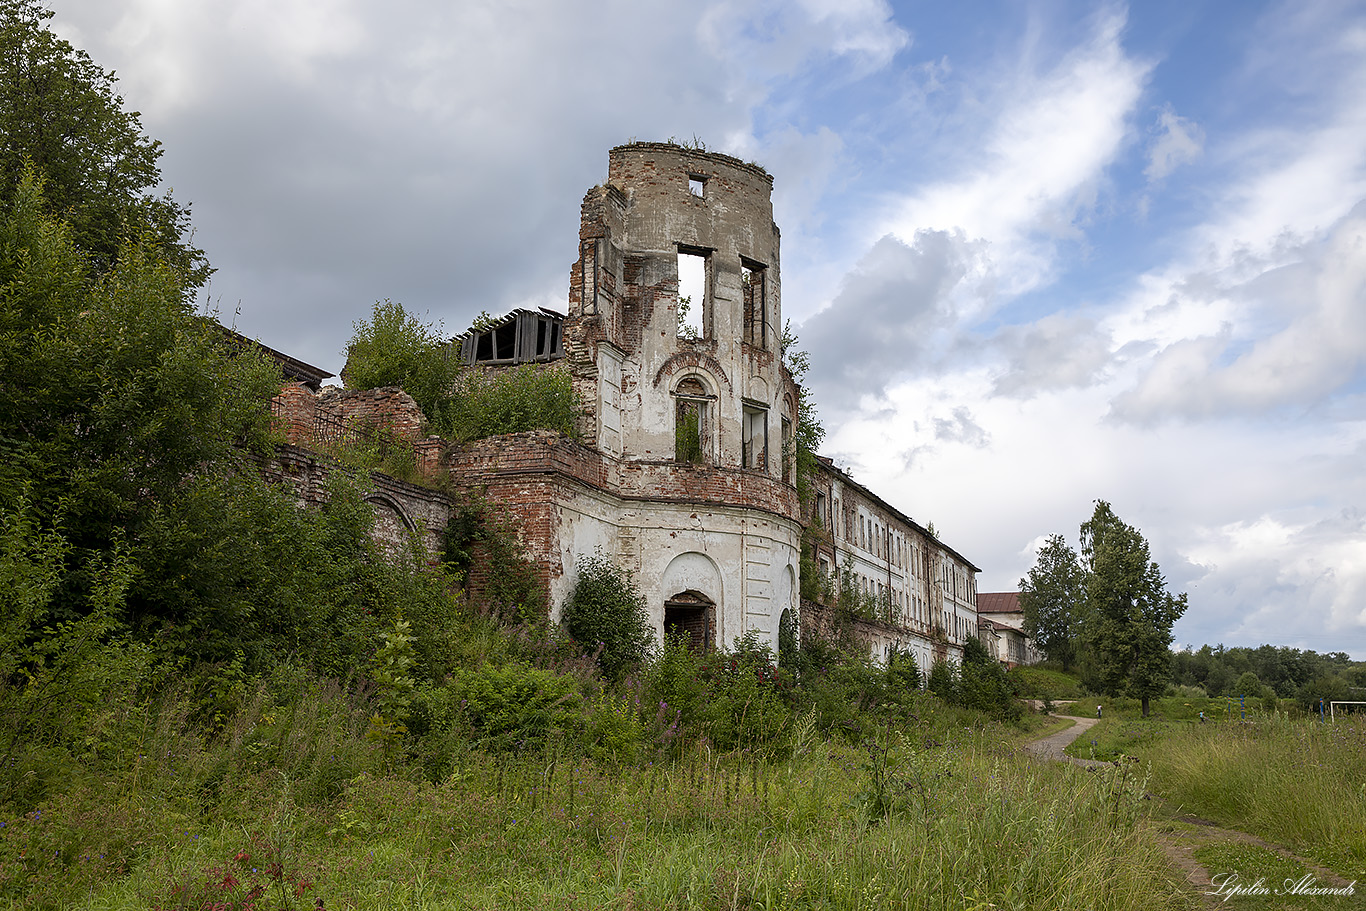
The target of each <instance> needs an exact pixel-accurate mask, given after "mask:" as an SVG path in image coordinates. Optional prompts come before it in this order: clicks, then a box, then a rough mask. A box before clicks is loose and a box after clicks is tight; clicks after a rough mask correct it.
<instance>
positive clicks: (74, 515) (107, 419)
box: [0, 170, 279, 619]
mask: <svg viewBox="0 0 1366 911" xmlns="http://www.w3.org/2000/svg"><path fill="white" fill-rule="evenodd" d="M45 209H46V205H45V200H44V197H43V194H42V191H41V189H40V186H39V180H38V178H37V177H36V176H35V175H34V174H33V172H32V171H31V170H30V171H29V172H28V173H27V175H26V176H25V177H24V178H23V179H21V181H20V183H19V187H18V188H17V190H16V191H15V197H14V200H13V202H12V203H11V204H10V206H9V209H8V211H7V212H6V213H5V214H4V216H3V218H0V395H3V397H4V399H5V402H6V405H5V408H3V409H0V496H6V497H12V496H13V495H14V494H15V492H16V491H18V490H20V489H21V488H23V489H27V490H28V492H29V496H30V497H31V501H32V504H33V510H34V514H35V516H37V517H38V520H39V521H40V522H41V523H42V524H43V526H44V527H45V528H49V529H55V528H57V527H58V525H60V527H61V529H62V534H63V536H64V538H65V539H66V540H67V541H68V543H69V544H70V547H71V550H70V554H69V556H68V559H67V561H66V564H67V567H68V568H69V569H71V570H72V572H71V573H68V574H66V576H65V578H64V582H63V588H64V590H65V591H67V593H70V592H71V590H72V589H73V587H74V588H76V589H79V588H81V587H82V585H83V584H85V585H88V583H89V581H90V580H89V579H88V578H87V579H84V581H83V579H82V577H83V571H82V570H81V566H82V565H84V564H86V563H89V562H90V560H91V558H92V557H94V556H96V555H98V554H108V553H109V552H110V548H112V547H113V546H115V543H116V542H117V541H120V540H122V541H124V542H126V543H127V544H128V545H129V546H130V547H131V548H132V555H133V558H134V562H135V563H137V562H140V558H139V543H138V542H139V541H140V540H141V539H142V536H143V532H144V531H145V529H146V528H147V527H148V524H149V523H151V522H153V521H154V520H158V519H161V520H165V519H166V518H167V517H168V516H169V515H170V514H171V512H173V511H174V504H175V503H177V502H182V501H183V499H184V497H185V495H186V492H187V490H188V488H189V486H192V485H187V484H186V481H187V479H188V478H191V477H194V478H199V479H207V478H209V477H213V476H216V475H219V474H223V473H232V472H233V471H235V470H236V469H237V467H238V466H239V465H240V464H241V463H242V461H243V459H244V458H245V454H246V452H248V451H255V452H258V453H264V452H266V451H268V448H269V442H270V409H269V401H270V396H271V395H272V394H273V393H274V392H275V391H277V390H278V388H279V372H278V368H276V367H275V366H274V365H273V364H271V363H269V362H267V361H265V360H264V359H263V358H261V357H260V356H257V355H255V354H254V353H252V352H241V351H240V350H238V349H235V347H233V346H230V344H229V343H228V341H227V339H226V338H225V336H224V335H223V333H222V331H221V330H220V329H219V328H218V327H217V325H216V324H214V323H213V322H212V321H208V320H203V319H199V318H197V317H195V315H194V313H193V312H192V311H191V310H190V307H189V304H188V302H187V299H186V295H185V285H184V278H183V276H182V274H181V273H180V272H179V271H178V270H177V269H175V268H174V267H172V266H170V265H168V264H167V263H166V262H165V261H164V260H163V259H162V258H161V257H160V256H159V254H158V252H157V250H156V248H148V247H146V246H139V245H134V244H130V245H128V246H125V247H124V248H123V250H122V252H121V253H120V254H119V256H118V261H117V262H116V263H115V264H114V265H113V266H112V267H111V269H110V270H109V271H108V272H105V273H102V274H100V275H98V276H92V275H91V272H90V270H89V268H88V263H89V258H88V257H87V256H86V255H85V252H84V251H83V250H82V249H80V248H79V247H78V246H77V245H76V242H75V238H74V233H73V231H72V230H71V229H70V227H69V226H67V225H66V224H65V223H62V222H59V221H56V220H54V219H52V218H51V217H49V216H48V215H47V214H45ZM140 587H141V581H139V583H137V584H135V586H134V591H136V590H137V589H138V588H140ZM63 601H64V599H63V598H61V597H58V598H56V599H55V605H56V607H55V609H56V611H57V613H56V619H69V617H70V616H71V615H63V614H62V613H61V604H62V603H63Z"/></svg>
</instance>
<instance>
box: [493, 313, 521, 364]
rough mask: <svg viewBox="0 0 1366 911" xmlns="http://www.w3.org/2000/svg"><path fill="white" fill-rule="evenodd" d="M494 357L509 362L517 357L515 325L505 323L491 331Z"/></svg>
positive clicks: (513, 323)
mask: <svg viewBox="0 0 1366 911" xmlns="http://www.w3.org/2000/svg"><path fill="white" fill-rule="evenodd" d="M493 347H494V351H495V353H494V357H495V358H496V359H497V360H500V361H510V360H512V359H513V358H515V357H516V356H517V323H516V322H511V323H505V324H504V325H502V326H499V327H498V328H496V329H494V330H493Z"/></svg>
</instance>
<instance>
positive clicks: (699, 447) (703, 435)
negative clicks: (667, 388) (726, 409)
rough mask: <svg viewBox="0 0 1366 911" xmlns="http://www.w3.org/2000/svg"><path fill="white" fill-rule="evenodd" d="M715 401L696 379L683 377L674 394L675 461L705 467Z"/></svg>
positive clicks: (709, 446)
mask: <svg viewBox="0 0 1366 911" xmlns="http://www.w3.org/2000/svg"><path fill="white" fill-rule="evenodd" d="M713 400H714V397H713V396H711V395H709V394H708V392H707V387H706V386H705V385H704V384H703V383H702V381H701V380H700V379H698V378H697V377H695V376H689V377H684V378H683V379H682V380H681V381H679V384H678V386H677V388H676V389H675V390H674V460H675V461H677V462H692V463H695V464H704V463H706V462H707V461H708V460H707V453H708V452H709V451H710V449H711V426H710V424H711V409H712V402H713Z"/></svg>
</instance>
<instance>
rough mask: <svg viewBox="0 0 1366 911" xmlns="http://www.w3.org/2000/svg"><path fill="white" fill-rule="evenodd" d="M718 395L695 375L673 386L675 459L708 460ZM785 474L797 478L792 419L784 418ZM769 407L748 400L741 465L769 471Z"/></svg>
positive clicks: (742, 422) (742, 424)
mask: <svg viewBox="0 0 1366 911" xmlns="http://www.w3.org/2000/svg"><path fill="white" fill-rule="evenodd" d="M715 407H716V396H714V395H712V394H711V393H709V392H708V390H707V387H706V386H705V385H703V383H702V381H701V380H700V379H698V378H697V377H696V376H688V377H684V378H683V379H682V380H681V381H679V383H678V386H677V387H675V389H674V459H675V460H677V461H679V462H694V463H698V464H706V463H708V462H710V461H711V460H712V453H713V451H714V446H713V444H714V443H715V439H714V437H715V417H714V412H715ZM781 440H782V442H781V445H782V453H781V460H782V478H783V480H784V481H787V482H788V483H789V484H791V483H794V482H795V478H794V473H793V467H794V466H793V442H794V441H793V436H792V422H791V421H790V420H789V419H788V418H786V417H784V418H783V419H782V437H781ZM769 455H770V449H769V439H768V408H766V407H765V406H763V405H761V404H759V403H757V402H745V403H744V404H743V409H742V412H741V419H740V465H741V467H742V468H752V469H754V470H756V471H768V470H769V465H770V458H769Z"/></svg>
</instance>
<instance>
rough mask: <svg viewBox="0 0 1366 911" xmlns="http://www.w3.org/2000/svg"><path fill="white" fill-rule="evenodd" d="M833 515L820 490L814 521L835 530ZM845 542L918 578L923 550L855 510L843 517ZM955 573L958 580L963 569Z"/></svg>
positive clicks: (836, 500) (836, 508)
mask: <svg viewBox="0 0 1366 911" xmlns="http://www.w3.org/2000/svg"><path fill="white" fill-rule="evenodd" d="M830 499H833V504H834V505H833V511H834V512H835V513H836V514H838V513H839V511H840V501H839V497H833V498H830ZM830 513H831V507H830V505H829V500H828V499H827V497H826V495H825V494H824V493H823V492H820V491H817V493H816V502H815V511H814V515H815V518H816V519H817V520H818V521H820V523H821V524H822V525H823V526H825V527H827V528H833V526H832V523H831V521H830ZM833 530H834V531H835V532H836V534H837V535H838V529H837V528H834V529H833ZM843 540H845V541H847V542H849V543H850V544H853V545H855V546H857V547H859V548H860V549H862V550H864V551H866V552H868V553H870V554H872V555H873V556H874V557H877V558H879V559H890V560H892V561H893V562H894V563H895V564H896V565H897V566H899V567H901V568H902V569H904V570H906V571H907V572H908V573H910V575H912V576H914V575H916V571H915V568H916V565H917V564H918V562H919V560H920V549H919V548H918V547H917V546H916V545H915V544H914V543H908V542H907V541H906V539H905V538H904V537H903V536H902V534H901V533H900V532H892V531H890V530H889V529H888V528H887V527H885V526H883V525H882V524H881V523H879V522H877V521H876V520H874V519H872V518H869V517H868V516H865V515H863V514H862V513H861V512H860V513H858V514H857V515H856V514H855V513H854V512H853V511H850V512H846V513H845V514H844V536H843ZM945 567H946V568H945V570H944V571H945V572H947V563H946V564H945ZM954 573H955V574H956V576H955V578H957V577H958V576H959V575H961V570H960V569H959V568H958V567H956V566H955V567H954ZM945 578H947V577H945ZM941 581H943V580H941Z"/></svg>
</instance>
